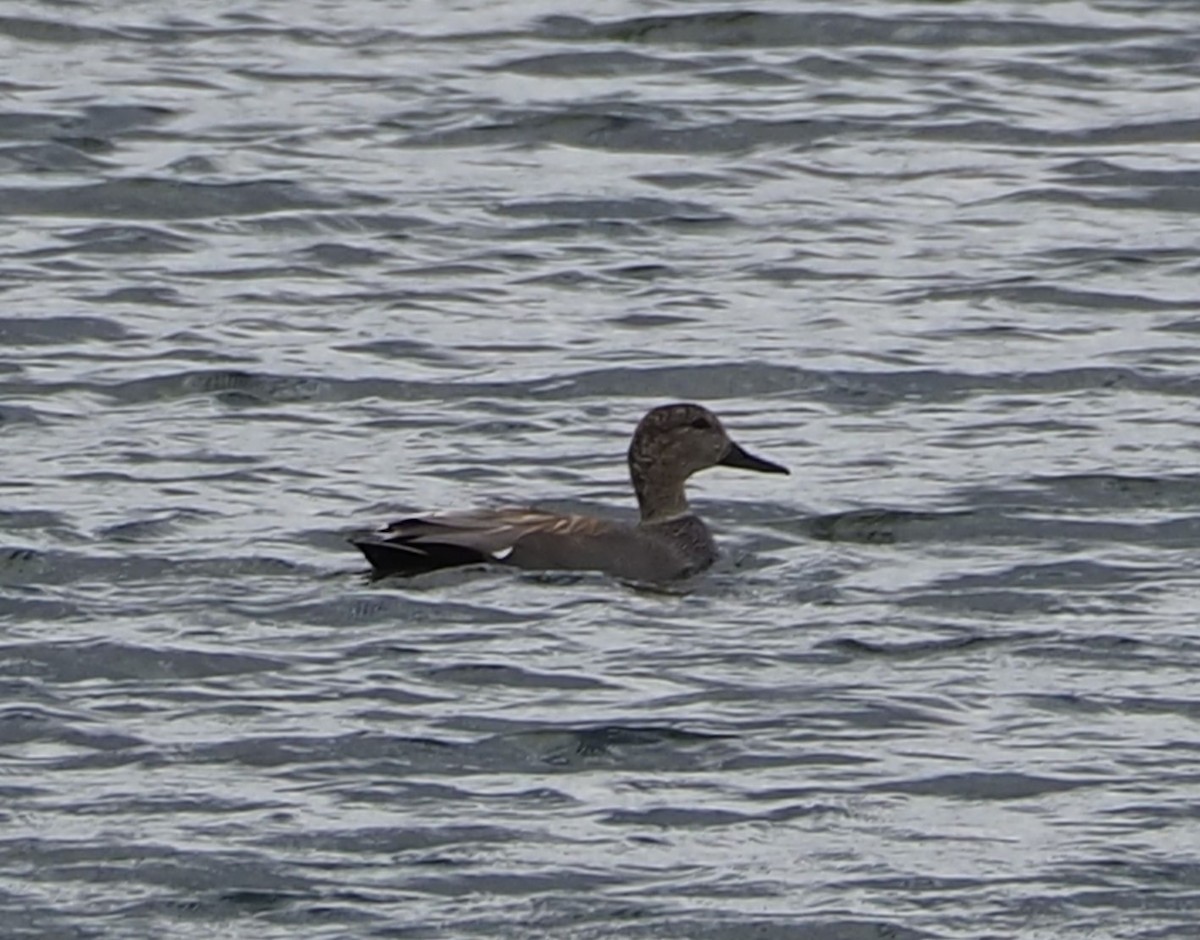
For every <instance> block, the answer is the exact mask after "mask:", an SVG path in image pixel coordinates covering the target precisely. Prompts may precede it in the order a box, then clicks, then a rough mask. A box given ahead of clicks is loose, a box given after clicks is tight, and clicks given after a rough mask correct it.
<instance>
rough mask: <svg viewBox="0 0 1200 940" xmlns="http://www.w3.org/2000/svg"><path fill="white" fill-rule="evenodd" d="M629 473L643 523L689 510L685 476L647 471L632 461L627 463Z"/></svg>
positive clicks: (668, 517)
mask: <svg viewBox="0 0 1200 940" xmlns="http://www.w3.org/2000/svg"><path fill="white" fill-rule="evenodd" d="M629 475H630V476H631V477H632V478H633V491H634V493H636V494H637V501H638V509H639V510H641V514H642V522H643V523H647V522H662V521H663V520H664V519H673V518H675V517H676V516H683V515H686V514H687V513H688V512H690V511H691V507H689V506H688V501H687V493H686V492H685V491H684V482H685V481H686V478H685V477H679V476H665V475H663V474H661V473H657V474H655V473H647V472H646V470H645V468H644V467H641V466H639V465H638V464H637V463H635V462H633V461H631V462H630V464H629Z"/></svg>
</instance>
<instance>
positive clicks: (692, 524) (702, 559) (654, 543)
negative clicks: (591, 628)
mask: <svg viewBox="0 0 1200 940" xmlns="http://www.w3.org/2000/svg"><path fill="white" fill-rule="evenodd" d="M628 463H629V476H630V480H631V482H632V484H633V492H634V495H635V496H636V497H637V504H638V511H639V519H638V521H637V523H636V524H630V523H625V522H620V521H616V520H612V519H607V518H604V517H601V516H592V515H575V514H564V513H557V512H549V511H546V510H542V509H534V508H528V507H515V506H514V507H499V508H487V509H474V510H465V511H457V512H441V513H434V514H431V515H424V516H413V517H410V518H406V519H401V520H399V521H398V522H393V523H391V524H390V525H387V526H386V527H384V528H383V529H381V530H379V531H378V532H375V533H371V534H369V535H362V536H355V537H353V538H351V539H350V541H351V543H352V544H353V545H354V546H355V547H356V548H358V550H359V551H360V552H362V554H363V556H364V557H365V558H366V559H367V561H368V562H369V563H370V565H371V568H372V569H373V574H374V575H376V576H383V575H418V574H425V573H428V572H431V571H436V570H439V569H442V568H453V567H459V566H463V565H477V564H494V565H502V566H507V567H511V568H519V569H523V570H527V571H596V572H603V573H605V574H607V575H610V576H613V577H615V578H618V579H621V580H629V581H637V582H664V581H675V580H679V579H683V578H689V577H692V576H694V575H697V574H699V573H700V572H702V571H704V570H705V569H707V568H709V567H710V566H711V565H712V564H713V562H714V561H716V559H717V557H718V552H717V546H716V543H715V542H714V540H713V537H712V533H711V532H709V529H708V526H707V525H705V523H704V520H703V519H701V518H700V517H699V516H697V515H696V514H695V512H693V510H692V508H691V506H690V505H689V504H688V500H687V492H686V484H687V481H688V479H689V478H690V477H691V476H692V474H694V473H698V472H699V471H701V470H707V469H709V468H711V467H731V468H734V469H738V470H750V471H754V472H757V473H773V474H787V473H789V471H788V469H787V468H786V467H784V466H782V465H780V464H777V463H773V462H772V461H770V460H766V459H764V458H762V457H758V456H756V455H754V454H752V453H750V452H749V451H747V450H746V449H745V448H743V447H742V446H741V445H739V444H737V443H736V442H735V441H734V440H733V439H732V438H730V436H729V434H728V433H727V432H726V431H725V428H724V426H723V425H722V424H721V421H720V419H719V418H718V417H717V416H716V415H715V414H713V413H712V412H711V411H709V410H708V409H707V408H705V407H704V406H703V405H698V404H694V403H691V402H679V403H674V404H667V405H660V406H658V407H657V408H653V409H651V410H650V411H649V412H647V413H646V415H645V416H644V417H643V418H642V419H641V421H639V422H638V425H637V428H636V430H635V431H634V432H633V439H632V440H631V442H630V444H629V451H628Z"/></svg>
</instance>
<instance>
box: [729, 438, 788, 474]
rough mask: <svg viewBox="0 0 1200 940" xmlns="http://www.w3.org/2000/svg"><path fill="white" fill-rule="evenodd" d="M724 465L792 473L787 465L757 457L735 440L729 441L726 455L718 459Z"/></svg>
mask: <svg viewBox="0 0 1200 940" xmlns="http://www.w3.org/2000/svg"><path fill="white" fill-rule="evenodd" d="M717 463H718V464H720V465H721V466H722V467H737V468H738V469H739V470H757V471H758V472H759V473H790V472H791V471H790V470H788V468H787V467H781V466H780V465H779V464H777V463H771V461H769V460H763V459H762V458H761V457H755V456H754V455H753V454H752V453H750V452H749V451H747V450H743V449H742V448H741V447H739V446H738V445H737V444H735V443H733V441H730V442H729V450H727V451H726V452H725V456H724V457H722V458H721V459H720V460H719V461H717Z"/></svg>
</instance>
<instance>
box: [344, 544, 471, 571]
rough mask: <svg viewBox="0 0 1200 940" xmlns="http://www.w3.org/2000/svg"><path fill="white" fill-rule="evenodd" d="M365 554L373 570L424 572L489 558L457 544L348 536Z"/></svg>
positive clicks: (455, 566) (469, 563)
mask: <svg viewBox="0 0 1200 940" xmlns="http://www.w3.org/2000/svg"><path fill="white" fill-rule="evenodd" d="M350 542H351V544H353V545H354V547H355V548H357V549H358V550H359V551H360V552H362V553H363V555H364V556H366V559H367V561H369V562H370V563H371V567H372V568H374V569H375V573H376V574H404V575H413V574H425V573H426V572H429V571H437V570H438V569H439V568H457V567H459V566H461V565H477V564H480V563H481V562H485V561H491V560H492V559H490V558H488V557H487V556H486V555H484V554H483V552H480V551H476V550H475V549H473V548H464V547H463V546H461V545H446V544H443V543H439V542H422V543H421V544H420V545H419V546H417V545H413V544H411V543H406V542H403V541H400V540H391V541H389V540H388V539H371V538H362V539H351V540H350Z"/></svg>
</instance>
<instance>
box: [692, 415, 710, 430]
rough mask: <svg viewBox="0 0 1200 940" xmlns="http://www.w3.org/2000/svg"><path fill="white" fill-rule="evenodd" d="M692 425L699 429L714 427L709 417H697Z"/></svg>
mask: <svg viewBox="0 0 1200 940" xmlns="http://www.w3.org/2000/svg"><path fill="white" fill-rule="evenodd" d="M692 427H694V428H695V429H696V430H697V431H707V430H708V429H709V428H711V427H712V422H711V421H709V420H708V418H697V419H696V420H695V421H693V422H692Z"/></svg>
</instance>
